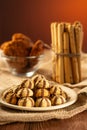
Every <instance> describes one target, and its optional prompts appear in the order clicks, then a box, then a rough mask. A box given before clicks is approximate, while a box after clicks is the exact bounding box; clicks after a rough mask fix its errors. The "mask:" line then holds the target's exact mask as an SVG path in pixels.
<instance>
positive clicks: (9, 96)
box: [3, 89, 17, 105]
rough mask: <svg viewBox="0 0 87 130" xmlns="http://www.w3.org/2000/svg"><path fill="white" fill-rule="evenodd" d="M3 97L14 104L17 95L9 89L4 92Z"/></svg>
mask: <svg viewBox="0 0 87 130" xmlns="http://www.w3.org/2000/svg"><path fill="white" fill-rule="evenodd" d="M3 97H4V100H5V101H6V102H7V103H10V104H14V105H16V104H17V97H16V94H15V93H14V92H13V90H12V89H10V90H8V91H7V92H6V93H4V95H3Z"/></svg>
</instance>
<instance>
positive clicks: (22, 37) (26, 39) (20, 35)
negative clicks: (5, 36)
mask: <svg viewBox="0 0 87 130" xmlns="http://www.w3.org/2000/svg"><path fill="white" fill-rule="evenodd" d="M12 40H13V41H15V40H22V41H24V42H25V46H26V47H27V48H30V47H32V46H33V42H32V40H31V39H30V38H29V37H27V36H26V35H24V34H23V33H14V34H13V35H12Z"/></svg>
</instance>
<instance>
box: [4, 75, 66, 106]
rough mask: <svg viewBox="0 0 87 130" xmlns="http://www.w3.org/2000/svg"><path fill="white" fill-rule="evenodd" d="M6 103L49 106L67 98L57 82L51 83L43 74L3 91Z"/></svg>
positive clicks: (63, 101) (62, 101) (61, 102)
mask: <svg viewBox="0 0 87 130" xmlns="http://www.w3.org/2000/svg"><path fill="white" fill-rule="evenodd" d="M3 99H4V101H6V102H7V103H10V104H13V105H18V106H25V107H49V106H55V105H60V104H63V103H65V102H67V100H68V96H67V94H66V92H64V91H63V90H62V88H61V87H60V86H58V85H57V84H54V85H53V84H51V83H50V81H48V80H47V79H46V78H45V77H44V76H43V75H35V76H33V77H32V78H28V79H25V80H24V81H23V82H22V83H21V84H20V85H17V86H13V87H11V88H9V89H8V90H6V91H5V92H4V93H3Z"/></svg>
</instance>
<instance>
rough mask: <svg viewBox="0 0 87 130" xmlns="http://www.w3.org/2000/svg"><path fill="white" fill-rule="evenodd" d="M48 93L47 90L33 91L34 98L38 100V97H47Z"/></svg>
mask: <svg viewBox="0 0 87 130" xmlns="http://www.w3.org/2000/svg"><path fill="white" fill-rule="evenodd" d="M49 96H50V93H49V91H48V90H47V89H43V88H42V89H36V91H35V97H36V98H39V97H49Z"/></svg>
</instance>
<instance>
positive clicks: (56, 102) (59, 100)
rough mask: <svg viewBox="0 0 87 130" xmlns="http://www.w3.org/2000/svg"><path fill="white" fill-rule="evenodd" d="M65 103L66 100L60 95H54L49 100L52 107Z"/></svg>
mask: <svg viewBox="0 0 87 130" xmlns="http://www.w3.org/2000/svg"><path fill="white" fill-rule="evenodd" d="M65 102H66V99H65V98H64V97H63V96H61V95H56V96H53V97H52V98H51V103H52V105H53V106H55V105H61V104H63V103H65Z"/></svg>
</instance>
